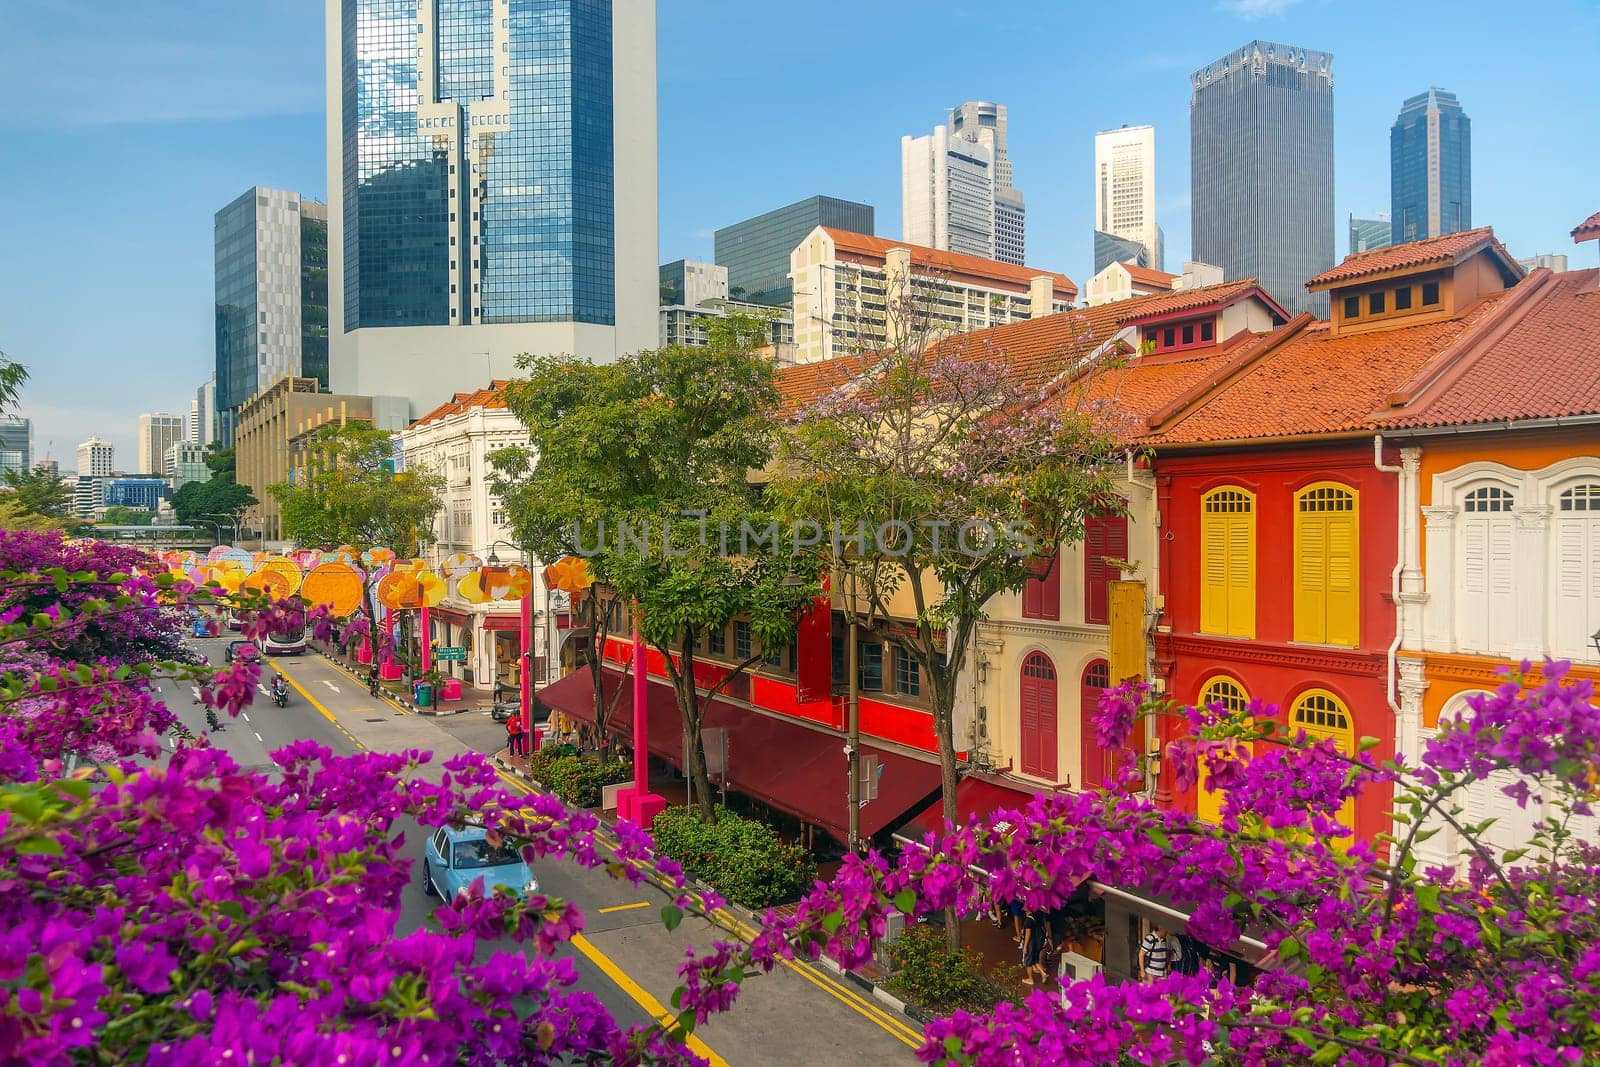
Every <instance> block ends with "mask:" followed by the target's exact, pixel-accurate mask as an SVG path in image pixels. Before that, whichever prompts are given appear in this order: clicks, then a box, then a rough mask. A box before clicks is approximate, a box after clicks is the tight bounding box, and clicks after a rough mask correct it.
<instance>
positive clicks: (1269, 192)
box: [1189, 41, 1334, 316]
mask: <svg viewBox="0 0 1600 1067" xmlns="http://www.w3.org/2000/svg"><path fill="white" fill-rule="evenodd" d="M1190 83H1191V86H1192V90H1193V95H1192V97H1191V100H1190V104H1189V149H1190V179H1191V195H1192V204H1191V213H1192V217H1193V223H1192V241H1191V244H1192V250H1191V255H1192V257H1193V258H1194V259H1196V260H1199V261H1201V262H1204V263H1214V264H1216V265H1217V266H1219V267H1221V268H1222V269H1223V271H1224V273H1225V274H1226V276H1227V277H1228V278H1248V277H1255V278H1259V279H1260V281H1261V284H1262V285H1263V286H1264V287H1265V288H1266V289H1267V291H1268V292H1270V293H1271V294H1272V295H1273V296H1274V297H1276V298H1277V299H1278V300H1279V301H1281V302H1282V303H1283V305H1284V306H1285V307H1287V308H1288V309H1290V310H1291V311H1293V312H1299V311H1314V312H1316V313H1317V314H1318V315H1322V316H1326V315H1327V313H1328V296H1327V294H1326V293H1319V294H1315V295H1313V294H1311V293H1307V292H1306V290H1305V283H1306V282H1307V281H1308V280H1309V279H1311V278H1313V277H1315V276H1316V275H1318V274H1321V273H1322V272H1323V271H1325V270H1327V269H1328V268H1329V267H1331V266H1333V262H1334V248H1333V227H1334V221H1333V56H1332V55H1331V54H1330V53H1327V52H1314V51H1310V50H1308V49H1303V48H1295V47H1292V46H1290V45H1284V44H1274V43H1272V42H1268V41H1251V42H1250V43H1249V44H1247V45H1245V46H1244V47H1243V48H1241V49H1239V50H1238V51H1235V52H1230V53H1229V54H1228V55H1226V56H1224V57H1223V58H1221V59H1219V60H1217V61H1216V62H1215V63H1211V64H1209V65H1207V66H1205V67H1203V68H1201V69H1200V70H1198V71H1196V72H1195V73H1194V75H1193V76H1192V78H1191V79H1190Z"/></svg>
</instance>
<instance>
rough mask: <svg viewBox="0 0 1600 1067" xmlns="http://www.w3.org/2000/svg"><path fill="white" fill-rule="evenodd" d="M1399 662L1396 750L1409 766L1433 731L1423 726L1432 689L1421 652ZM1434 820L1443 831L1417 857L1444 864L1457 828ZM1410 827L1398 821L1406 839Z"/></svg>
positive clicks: (1399, 833) (1418, 849)
mask: <svg viewBox="0 0 1600 1067" xmlns="http://www.w3.org/2000/svg"><path fill="white" fill-rule="evenodd" d="M1398 666H1399V681H1398V685H1397V688H1398V689H1399V691H1400V718H1399V720H1398V721H1397V722H1396V723H1395V751H1396V752H1397V753H1398V754H1400V755H1402V756H1404V757H1405V761H1406V764H1407V766H1410V767H1417V766H1419V765H1420V764H1421V762H1422V746H1423V743H1424V741H1425V740H1426V739H1427V737H1428V736H1430V735H1431V734H1432V731H1431V730H1424V729H1423V727H1422V695H1423V694H1424V693H1425V692H1427V689H1428V682H1427V680H1426V677H1425V670H1424V668H1425V666H1426V663H1425V661H1424V660H1423V658H1422V657H1420V656H1401V657H1400V658H1399V660H1398ZM1430 823H1431V824H1432V825H1434V826H1437V827H1439V833H1437V834H1435V835H1434V836H1433V837H1432V838H1430V839H1429V840H1427V841H1424V842H1422V843H1421V844H1420V845H1417V846H1416V853H1417V859H1418V861H1419V863H1421V864H1422V865H1424V866H1426V865H1430V864H1431V865H1433V866H1442V865H1444V864H1446V863H1449V862H1450V861H1451V860H1450V858H1451V856H1453V855H1454V852H1455V832H1454V831H1453V830H1451V829H1450V828H1449V827H1448V826H1446V825H1444V824H1443V822H1442V821H1441V820H1439V819H1432V820H1430ZM1408 829H1409V827H1402V826H1400V825H1399V824H1398V823H1397V824H1396V826H1395V833H1396V835H1397V836H1400V837H1401V838H1402V839H1403V837H1404V834H1405V833H1406V832H1407V830H1408Z"/></svg>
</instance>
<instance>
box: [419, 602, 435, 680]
mask: <svg viewBox="0 0 1600 1067" xmlns="http://www.w3.org/2000/svg"><path fill="white" fill-rule="evenodd" d="M419 628H420V629H421V630H422V640H421V644H422V673H423V674H427V673H428V671H429V670H431V669H432V667H433V632H432V627H431V626H429V624H428V605H426V604H424V605H422V622H421V623H420V625H419Z"/></svg>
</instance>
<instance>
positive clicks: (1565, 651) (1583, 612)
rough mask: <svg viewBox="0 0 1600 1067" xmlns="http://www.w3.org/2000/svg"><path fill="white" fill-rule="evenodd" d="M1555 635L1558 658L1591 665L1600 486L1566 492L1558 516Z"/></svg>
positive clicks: (1599, 598) (1599, 603) (1599, 594)
mask: <svg viewBox="0 0 1600 1067" xmlns="http://www.w3.org/2000/svg"><path fill="white" fill-rule="evenodd" d="M1555 527H1556V528H1555V553H1556V559H1555V581H1554V583H1553V584H1554V586H1555V601H1556V603H1555V633H1553V634H1552V635H1551V640H1550V644H1551V646H1552V647H1553V649H1554V651H1555V653H1556V654H1557V655H1558V656H1571V657H1573V658H1575V659H1578V658H1581V659H1593V658H1594V646H1593V644H1592V643H1591V635H1592V634H1594V632H1595V631H1596V630H1600V483H1596V482H1587V483H1584V484H1580V485H1574V486H1572V487H1571V488H1570V489H1566V490H1563V491H1562V493H1561V495H1560V496H1559V497H1557V498H1556V515H1555Z"/></svg>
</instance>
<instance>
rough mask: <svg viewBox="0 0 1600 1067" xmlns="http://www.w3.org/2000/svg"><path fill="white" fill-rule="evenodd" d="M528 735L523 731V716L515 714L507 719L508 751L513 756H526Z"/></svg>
mask: <svg viewBox="0 0 1600 1067" xmlns="http://www.w3.org/2000/svg"><path fill="white" fill-rule="evenodd" d="M527 747H528V746H527V735H525V734H524V733H523V732H522V716H521V715H513V716H511V717H510V718H508V719H507V720H506V751H507V752H509V753H511V754H512V755H513V756H526V755H527V754H528V752H527Z"/></svg>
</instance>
